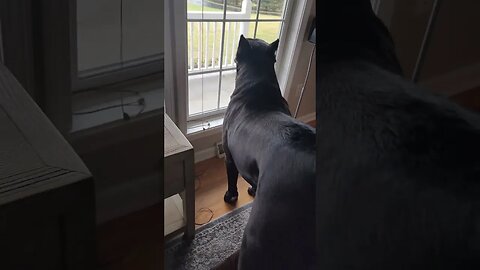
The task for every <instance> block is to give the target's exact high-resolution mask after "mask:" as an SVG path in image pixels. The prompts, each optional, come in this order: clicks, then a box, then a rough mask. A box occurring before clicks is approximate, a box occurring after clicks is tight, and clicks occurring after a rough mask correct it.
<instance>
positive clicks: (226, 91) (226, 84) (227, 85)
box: [220, 70, 237, 108]
mask: <svg viewBox="0 0 480 270" xmlns="http://www.w3.org/2000/svg"><path fill="white" fill-rule="evenodd" d="M236 74H237V73H236V71H235V70H229V71H223V72H222V91H221V92H220V108H224V107H227V105H228V102H230V96H231V95H232V93H233V90H234V89H235V76H236Z"/></svg>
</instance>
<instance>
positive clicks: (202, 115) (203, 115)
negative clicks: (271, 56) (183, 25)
mask: <svg viewBox="0 0 480 270" xmlns="http://www.w3.org/2000/svg"><path fill="white" fill-rule="evenodd" d="M292 2H293V0H285V2H284V3H283V7H282V17H281V18H280V19H262V18H260V7H261V4H262V0H258V4H257V8H256V9H255V19H231V18H227V8H228V3H227V0H225V1H224V2H223V13H222V18H220V19H203V18H202V19H195V18H193V19H190V18H188V10H187V17H186V20H187V24H188V23H190V22H191V23H195V22H199V23H203V22H206V23H211V22H215V23H221V32H222V34H221V37H220V44H221V46H220V48H219V50H220V59H219V66H218V68H214V69H211V70H208V69H207V70H205V71H202V70H201V69H200V70H193V71H192V72H189V71H188V70H187V106H186V108H187V124H188V123H190V122H195V121H199V120H206V121H207V122H208V118H211V117H218V116H220V115H222V114H225V111H226V108H227V106H224V107H221V105H220V99H221V98H220V94H221V91H222V73H223V72H224V71H231V70H235V69H236V67H235V66H233V67H232V66H228V64H223V62H224V61H223V55H224V49H225V46H224V42H225V38H226V36H225V33H226V30H225V27H226V23H228V22H230V23H232V22H233V23H238V22H249V23H255V27H254V32H253V38H257V30H258V25H259V23H262V22H277V23H280V31H279V39H280V40H281V39H282V35H283V30H284V26H285V23H286V22H287V16H288V15H289V13H288V11H289V8H290V7H291V3H292ZM187 31H188V30H187ZM202 31H203V26H202ZM202 43H203V40H202ZM280 43H281V44H283V43H282V42H280ZM188 46H190V44H188V38H187V60H189V59H190V58H189V55H188V51H189V50H188ZM281 50H282V46H281V45H280V46H279V49H278V51H281ZM277 55H278V54H277ZM192 57H193V56H192ZM277 58H278V59H280V58H279V57H277ZM279 62H281V59H280V60H279ZM209 73H218V77H219V78H218V80H219V82H218V84H219V86H218V89H217V99H218V100H217V108H216V109H210V110H206V111H202V112H199V113H195V114H190V111H189V107H190V106H189V105H190V104H189V101H188V98H189V96H188V95H189V90H188V79H189V76H194V75H202V74H209Z"/></svg>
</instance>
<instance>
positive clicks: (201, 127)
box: [187, 114, 224, 136]
mask: <svg viewBox="0 0 480 270" xmlns="http://www.w3.org/2000/svg"><path fill="white" fill-rule="evenodd" d="M223 117H224V115H223V114H222V115H217V116H211V117H208V118H204V119H202V120H192V121H189V122H187V136H197V135H201V134H204V133H212V132H216V131H219V130H220V131H221V128H222V126H223Z"/></svg>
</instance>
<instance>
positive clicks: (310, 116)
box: [297, 112, 317, 123]
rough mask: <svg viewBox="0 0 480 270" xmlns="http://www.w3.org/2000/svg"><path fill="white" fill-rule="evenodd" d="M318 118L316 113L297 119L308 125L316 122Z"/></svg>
mask: <svg viewBox="0 0 480 270" xmlns="http://www.w3.org/2000/svg"><path fill="white" fill-rule="evenodd" d="M316 117H317V115H316V113H315V112H313V113H309V114H305V115H302V116H300V117H298V118H297V119H298V120H300V121H302V122H304V123H308V122H311V121H313V120H315V119H316Z"/></svg>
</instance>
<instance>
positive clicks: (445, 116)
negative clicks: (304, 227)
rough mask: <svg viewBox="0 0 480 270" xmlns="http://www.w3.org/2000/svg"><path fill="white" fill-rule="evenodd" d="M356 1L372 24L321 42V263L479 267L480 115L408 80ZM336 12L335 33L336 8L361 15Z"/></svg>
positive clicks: (338, 265)
mask: <svg viewBox="0 0 480 270" xmlns="http://www.w3.org/2000/svg"><path fill="white" fill-rule="evenodd" d="M341 2H348V1H347V0H340V1H339V2H337V4H338V5H339V7H341V6H342V4H341ZM350 2H352V1H350ZM359 2H363V4H364V5H365V6H369V4H366V3H367V1H359ZM350 5H351V4H350ZM354 7H355V6H349V5H346V4H345V5H344V6H343V9H344V10H345V9H348V8H353V9H355V12H357V14H360V15H357V16H360V17H362V16H363V17H362V18H361V20H362V23H364V27H365V28H363V29H359V28H357V29H355V30H356V32H355V33H354V34H352V36H351V37H353V38H352V39H350V40H348V35H349V34H350V32H349V31H348V27H345V28H343V29H341V30H343V34H344V35H346V36H347V37H345V39H343V38H342V37H340V36H334V35H335V34H332V36H330V37H329V38H327V37H325V39H324V40H321V41H320V45H319V46H320V50H319V67H318V69H317V70H318V76H317V86H318V91H317V114H318V117H317V119H318V125H319V127H318V133H317V136H318V137H317V141H318V147H317V149H318V155H319V159H318V161H317V170H318V175H317V177H318V185H319V187H318V191H319V193H317V196H318V199H319V207H320V208H319V212H318V216H317V218H318V219H317V221H318V228H317V234H318V243H319V259H318V262H319V266H320V269H480V256H479V254H480V219H479V218H480V162H479V158H478V153H479V151H480V117H479V116H478V115H477V114H474V113H472V112H469V111H467V110H464V109H462V108H460V107H458V106H456V105H454V104H452V103H451V102H450V101H448V100H446V99H444V98H441V97H437V96H434V95H432V94H429V93H428V92H426V91H424V90H423V89H420V88H418V87H417V86H415V85H414V84H413V83H411V82H409V81H407V80H405V79H404V78H403V77H402V76H401V71H400V69H399V64H398V61H397V60H396V59H395V58H394V57H392V54H394V52H393V46H392V44H391V39H390V38H389V36H387V34H386V32H385V29H384V27H383V25H379V22H378V19H377V18H375V17H373V13H371V10H365V9H362V8H359V7H358V6H357V7H356V8H354ZM330 8H332V6H330ZM369 8H370V7H369ZM337 11H338V10H337ZM330 12H331V14H332V17H330V18H331V19H332V22H330V23H328V22H327V20H325V21H324V24H323V27H330V31H331V32H332V33H333V32H335V30H339V31H340V29H335V25H336V24H335V20H336V19H335V18H333V16H334V15H336V16H337V17H338V18H337V19H338V20H344V21H343V23H345V24H348V23H351V24H356V25H357V27H359V26H358V25H361V24H362V23H359V22H358V21H349V19H348V17H344V16H342V14H343V15H345V14H346V13H348V12H346V13H342V12H343V11H339V12H337V13H336V12H333V11H332V10H330ZM321 26H322V25H321ZM359 31H363V33H362V32H360V33H359ZM319 33H320V31H319ZM365 37H366V38H365ZM363 38H365V39H363ZM346 40H348V41H349V42H348V43H347V42H344V41H346ZM372 40H373V42H372V43H370V42H371V41H372ZM322 42H323V44H322ZM349 44H350V45H349ZM337 45H338V46H337ZM349 46H356V48H355V49H352V50H353V51H354V53H352V52H351V51H350V52H347V53H345V54H344V55H341V52H340V51H339V50H338V49H339V48H343V49H347V50H348V48H349ZM389 50H392V51H390V52H389Z"/></svg>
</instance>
